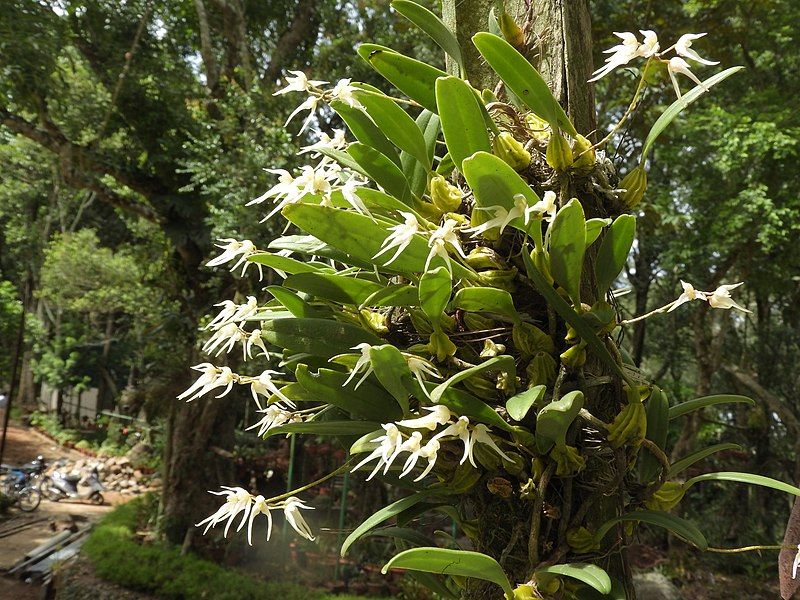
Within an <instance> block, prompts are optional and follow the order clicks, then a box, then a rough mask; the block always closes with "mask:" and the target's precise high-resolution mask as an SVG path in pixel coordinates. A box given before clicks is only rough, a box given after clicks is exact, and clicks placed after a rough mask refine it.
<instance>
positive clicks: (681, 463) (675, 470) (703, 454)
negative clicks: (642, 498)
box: [667, 443, 742, 479]
mask: <svg viewBox="0 0 800 600" xmlns="http://www.w3.org/2000/svg"><path fill="white" fill-rule="evenodd" d="M741 449H742V447H741V446H740V445H739V444H731V443H726V444H714V445H713V446H708V447H707V448H701V449H700V450H698V451H696V452H692V453H691V454H689V455H688V456H684V457H683V458H682V459H680V460H678V461H676V462H675V463H674V464H673V465H672V467H670V470H669V473H668V474H667V477H668V478H669V479H671V478H673V477H675V476H676V475H678V474H680V473H683V472H684V471H685V470H686V469H688V468H689V467H691V466H692V465H693V464H694V463H696V462H699V461H701V460H703V459H704V458H707V457H709V456H711V455H712V454H716V453H717V452H722V451H723V450H741Z"/></svg>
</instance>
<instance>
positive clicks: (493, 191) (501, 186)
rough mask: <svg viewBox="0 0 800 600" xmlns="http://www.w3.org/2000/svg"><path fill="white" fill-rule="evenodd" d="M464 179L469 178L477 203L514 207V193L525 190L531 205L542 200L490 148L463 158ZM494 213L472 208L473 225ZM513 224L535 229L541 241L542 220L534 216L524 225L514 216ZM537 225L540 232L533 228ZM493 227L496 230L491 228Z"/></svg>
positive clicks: (527, 229)
mask: <svg viewBox="0 0 800 600" xmlns="http://www.w3.org/2000/svg"><path fill="white" fill-rule="evenodd" d="M462 171H463V173H464V179H466V180H467V183H468V184H469V187H470V189H471V190H472V193H473V195H474V196H475V206H476V207H480V208H488V207H490V206H501V207H503V208H504V209H506V210H511V209H512V208H514V196H516V195H517V194H522V195H523V196H524V197H525V200H526V201H527V203H528V206H532V205H533V204H536V203H537V202H539V196H537V195H536V192H534V191H533V190H532V189H531V188H530V186H529V185H528V184H527V183H526V182H525V180H524V179H522V177H520V176H519V174H518V173H517V172H516V171H515V170H514V169H512V168H511V167H510V166H509V165H508V163H507V162H506V161H504V160H503V159H502V158H499V157H497V156H495V155H494V154H489V153H488V152H477V153H475V154H473V155H472V156H470V157H469V158H467V159H465V160H464V163H463V165H462ZM492 216H493V215H492V214H491V213H490V212H489V211H485V210H478V211H475V210H473V212H472V221H471V225H472V226H473V227H474V226H476V225H480V224H481V223H484V222H486V221H488V220H489V219H490V218H491V217H492ZM510 226H511V227H514V228H516V229H519V230H520V231H522V232H523V233H528V231H532V232H533V233H532V235H534V236H535V237H536V236H538V237H536V239H538V240H539V242H541V239H542V233H541V232H542V224H541V221H539V220H536V219H532V220H531V223H530V224H529V225H527V226H526V225H525V223H524V221H523V220H522V219H514V220H513V221H512V222H511V223H510ZM534 227H535V228H537V229H538V233H536V232H535V231H534V229H533V228H534ZM489 231H493V230H489Z"/></svg>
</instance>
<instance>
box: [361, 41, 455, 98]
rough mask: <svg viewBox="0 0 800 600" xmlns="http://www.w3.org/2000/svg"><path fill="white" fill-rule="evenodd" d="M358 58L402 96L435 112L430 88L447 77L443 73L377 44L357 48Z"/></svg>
mask: <svg viewBox="0 0 800 600" xmlns="http://www.w3.org/2000/svg"><path fill="white" fill-rule="evenodd" d="M358 54H359V56H361V58H363V59H364V60H366V61H367V62H368V63H369V64H370V65H371V66H372V68H373V69H375V70H376V71H377V72H378V73H380V74H381V75H382V76H383V77H384V78H385V79H386V80H387V81H389V82H390V83H391V84H392V85H394V86H395V87H396V88H397V89H398V90H400V91H401V92H403V93H404V94H405V95H406V96H408V97H409V98H411V99H412V100H415V101H416V102H419V103H420V104H421V105H422V106H423V107H424V108H427V109H428V110H430V111H433V112H438V110H437V108H436V93H435V91H434V86H435V83H436V80H437V79H438V78H439V77H447V73H445V72H444V71H442V70H440V69H437V68H436V67H432V66H430V65H427V64H425V63H423V62H420V61H418V60H415V59H413V58H409V57H408V56H404V55H402V54H400V53H399V52H395V51H394V50H392V49H391V48H387V47H386V46H379V45H377V44H361V45H360V46H359V47H358Z"/></svg>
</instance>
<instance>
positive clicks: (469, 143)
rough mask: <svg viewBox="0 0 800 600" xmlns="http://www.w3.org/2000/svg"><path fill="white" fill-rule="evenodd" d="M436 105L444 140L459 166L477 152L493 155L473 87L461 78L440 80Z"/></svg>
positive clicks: (443, 78)
mask: <svg viewBox="0 0 800 600" xmlns="http://www.w3.org/2000/svg"><path fill="white" fill-rule="evenodd" d="M436 102H437V105H438V107H439V118H440V119H441V124H442V133H444V141H445V143H446V144H447V150H448V151H449V153H450V156H451V157H452V158H453V162H454V163H455V165H456V167H458V168H459V170H460V169H461V163H462V162H463V160H464V159H465V158H467V157H468V156H471V155H472V154H474V153H475V152H481V151H483V152H491V150H492V147H491V144H490V143H489V134H488V133H487V131H486V123H485V122H484V120H483V114H482V112H481V108H480V106H479V105H478V100H477V98H476V97H475V92H474V90H473V89H472V87H471V86H470V85H469V84H468V83H467V82H465V81H464V80H463V79H459V78H458V77H442V78H441V79H437V80H436Z"/></svg>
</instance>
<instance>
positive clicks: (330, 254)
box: [269, 204, 371, 267]
mask: <svg viewBox="0 0 800 600" xmlns="http://www.w3.org/2000/svg"><path fill="white" fill-rule="evenodd" d="M305 206H313V205H311V204H308V205H305ZM287 208H288V207H287ZM342 212H344V211H342ZM269 249H270V250H289V251H291V252H296V253H298V254H305V255H307V256H316V257H322V258H331V259H333V260H336V261H339V262H343V263H346V264H349V265H352V266H354V267H370V266H371V263H369V262H365V261H361V263H360V264H359V263H358V262H353V261H350V260H348V257H347V255H346V254H345V253H344V252H341V251H340V250H337V249H336V248H333V247H332V246H329V245H328V244H326V243H325V242H323V241H321V240H319V239H317V238H315V237H314V236H313V235H284V236H281V237H279V238H276V239H274V240H272V241H271V242H270V243H269Z"/></svg>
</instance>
